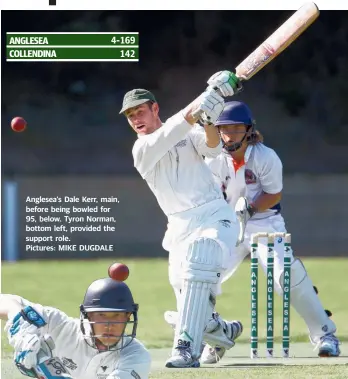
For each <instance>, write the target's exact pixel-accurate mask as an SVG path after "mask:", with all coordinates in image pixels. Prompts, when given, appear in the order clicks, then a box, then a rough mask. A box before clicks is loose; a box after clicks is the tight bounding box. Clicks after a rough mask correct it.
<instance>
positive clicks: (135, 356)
mask: <svg viewBox="0 0 348 379" xmlns="http://www.w3.org/2000/svg"><path fill="white" fill-rule="evenodd" d="M150 369H151V356H150V353H149V352H148V350H146V349H145V348H144V347H142V346H140V345H139V346H137V348H136V350H131V351H129V352H128V353H127V354H125V355H124V356H121V358H120V360H119V362H118V363H117V367H116V369H115V370H114V371H113V372H112V373H111V374H110V375H108V376H107V378H106V379H148V378H149V374H150Z"/></svg>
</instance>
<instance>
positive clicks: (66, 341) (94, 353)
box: [0, 278, 151, 379]
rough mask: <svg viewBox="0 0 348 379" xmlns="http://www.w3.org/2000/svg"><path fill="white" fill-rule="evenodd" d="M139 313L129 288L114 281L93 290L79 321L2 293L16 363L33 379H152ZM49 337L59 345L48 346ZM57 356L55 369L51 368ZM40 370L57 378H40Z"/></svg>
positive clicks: (0, 307) (1, 313)
mask: <svg viewBox="0 0 348 379" xmlns="http://www.w3.org/2000/svg"><path fill="white" fill-rule="evenodd" d="M137 314H138V304H135V303H134V301H133V296H132V293H131V291H130V289H129V288H128V286H127V285H126V284H125V283H123V282H117V281H115V280H112V279H110V278H104V279H99V280H96V281H94V282H93V283H92V284H91V285H90V286H89V287H88V289H87V291H86V294H85V297H84V301H83V304H82V305H81V306H80V319H75V318H71V317H69V316H67V315H66V314H65V313H64V312H62V311H60V310H59V309H56V308H52V307H46V306H43V305H41V304H34V303H32V302H30V301H28V300H26V299H23V298H22V297H19V296H15V295H0V318H1V319H2V320H7V323H6V326H5V331H7V335H8V340H9V343H10V345H11V346H12V347H13V348H14V352H15V353H14V361H15V364H16V366H17V367H18V369H19V370H20V372H21V373H22V374H23V375H27V376H30V377H34V378H37V377H40V378H48V379H50V378H72V379H148V377H149V372H150V366H151V357H150V354H149V352H148V351H147V350H146V348H145V347H144V346H143V345H142V344H141V343H140V342H139V341H138V340H137V339H135V336H136V330H137V323H138V316H137ZM48 336H50V338H51V340H52V341H53V343H54V347H53V346H52V345H50V344H47V343H46V341H47V337H48ZM52 348H53V350H52ZM52 357H54V358H56V359H55V360H54V362H55V363H54V365H53V366H54V367H51V366H52V364H51V365H50V364H49V363H47V364H46V362H50V361H48V360H49V359H51V358H52ZM57 359H58V360H59V361H60V362H59V361H57ZM51 362H52V361H51ZM38 367H40V368H41V369H42V372H45V373H46V371H47V370H48V371H49V370H50V369H51V370H53V375H52V373H51V374H50V373H49V372H48V371H47V373H46V375H45V376H38V375H37V368H38ZM46 369H47V370H46ZM40 373H41V371H40Z"/></svg>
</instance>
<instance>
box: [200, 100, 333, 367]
mask: <svg viewBox="0 0 348 379" xmlns="http://www.w3.org/2000/svg"><path fill="white" fill-rule="evenodd" d="M215 125H216V126H217V128H218V129H219V131H220V134H221V138H222V141H223V152H222V153H221V154H220V155H219V156H218V157H217V158H214V159H206V162H207V164H208V166H209V168H210V169H211V170H212V172H213V174H214V176H215V178H216V180H217V183H218V184H219V186H220V188H221V189H222V191H223V192H224V194H225V197H226V200H227V202H228V203H229V205H230V206H231V208H232V209H235V210H236V213H237V216H238V217H239V218H240V219H241V221H242V225H241V234H240V237H239V242H241V244H240V245H239V246H238V247H237V254H236V255H235V256H234V257H237V259H234V260H233V266H232V267H231V270H230V272H229V274H228V275H227V276H231V275H232V274H233V272H234V271H235V270H236V269H237V268H238V266H239V265H240V263H241V262H242V261H243V259H244V258H245V257H246V256H247V255H248V254H249V253H250V236H251V234H253V233H259V232H268V233H273V232H286V228H285V222H284V219H283V217H282V215H281V207H280V200H281V197H282V189H283V177H282V163H281V161H280V159H279V157H278V155H277V154H276V152H275V151H274V150H272V149H270V148H269V147H267V146H265V145H264V144H263V138H262V135H261V134H260V132H259V131H258V130H256V129H255V122H254V120H253V117H252V114H251V111H250V109H249V108H248V106H247V105H246V104H244V103H242V102H238V101H231V102H229V103H226V105H225V108H224V111H223V112H222V113H221V115H220V117H219V119H218V120H217V122H216V123H215ZM244 227H245V233H244V241H243V232H244V230H243V229H244ZM283 243H284V242H283V241H282V238H279V239H278V241H277V240H276V241H275V249H274V250H275V258H274V280H275V289H276V291H277V292H278V294H282V274H283V259H284V246H283ZM259 251H260V259H259V262H260V264H261V266H262V268H263V270H264V271H265V272H266V268H267V239H266V238H264V239H260V240H259ZM290 299H291V304H292V306H293V307H294V308H295V310H296V312H297V313H298V314H299V315H300V316H301V317H302V319H303V320H304V321H305V323H306V324H307V326H308V329H309V337H310V340H311V342H312V343H313V344H314V345H318V347H319V356H321V357H336V356H338V355H339V354H340V350H339V341H338V339H337V337H336V336H335V335H334V333H335V332H336V326H335V324H334V322H333V321H332V320H331V319H330V318H329V317H328V315H327V312H329V311H327V312H326V311H325V310H324V309H323V306H322V305H321V303H320V300H319V298H318V296H317V295H316V292H315V290H314V289H313V284H312V282H311V280H310V278H309V276H308V273H307V272H306V269H305V267H304V265H303V263H302V262H301V260H300V259H299V258H297V257H295V258H294V257H293V258H292V269H291V297H290ZM224 353H225V349H223V348H222V349H221V348H219V347H217V348H216V349H213V348H211V346H208V345H207V346H206V348H205V350H204V352H203V354H202V361H203V362H204V363H215V362H217V361H218V360H219V359H220V358H221V357H222V356H223V354H224Z"/></svg>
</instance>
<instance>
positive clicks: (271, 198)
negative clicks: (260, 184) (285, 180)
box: [250, 192, 282, 212]
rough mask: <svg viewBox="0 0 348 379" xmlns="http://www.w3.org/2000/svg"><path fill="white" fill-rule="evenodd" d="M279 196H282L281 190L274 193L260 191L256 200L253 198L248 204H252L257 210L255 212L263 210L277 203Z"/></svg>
mask: <svg viewBox="0 0 348 379" xmlns="http://www.w3.org/2000/svg"><path fill="white" fill-rule="evenodd" d="M281 198H282V193H281V192H279V193H275V194H270V193H265V192H262V194H261V195H260V196H259V197H258V198H257V199H256V200H254V201H253V202H252V203H251V204H250V205H251V206H253V207H254V208H255V209H256V210H257V212H263V211H265V210H267V209H270V208H272V207H274V206H275V205H276V204H278V203H279V202H280V200H281Z"/></svg>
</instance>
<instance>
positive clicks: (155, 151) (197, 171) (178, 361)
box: [120, 71, 242, 368]
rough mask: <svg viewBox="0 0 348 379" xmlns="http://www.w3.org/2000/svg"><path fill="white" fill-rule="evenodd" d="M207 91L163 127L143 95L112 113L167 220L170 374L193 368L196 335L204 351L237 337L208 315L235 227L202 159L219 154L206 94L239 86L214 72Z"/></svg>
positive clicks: (217, 99)
mask: <svg viewBox="0 0 348 379" xmlns="http://www.w3.org/2000/svg"><path fill="white" fill-rule="evenodd" d="M208 85H209V87H208V89H207V90H206V91H205V92H203V93H202V94H201V95H200V96H199V97H198V98H197V99H196V100H194V101H193V102H192V103H191V104H189V105H188V106H187V107H186V108H185V109H183V110H181V111H179V112H178V113H177V114H175V115H174V116H172V117H171V118H169V119H168V120H167V121H166V122H165V123H162V121H161V119H160V117H159V105H158V103H157V101H156V99H155V97H154V95H153V94H152V93H151V92H149V91H147V90H144V89H135V90H132V91H130V92H128V93H126V95H125V96H124V100H123V106H122V109H121V111H120V113H123V114H124V115H125V116H126V118H127V120H128V123H129V124H130V126H131V127H132V129H133V130H134V131H135V132H136V133H137V134H138V139H137V141H136V142H135V144H134V147H133V157H134V166H135V168H136V169H137V170H138V171H139V173H140V175H141V176H142V177H143V179H145V180H146V182H147V183H148V185H149V187H150V189H151V190H152V192H153V193H154V195H155V196H156V198H157V201H158V203H159V205H160V207H161V208H162V210H163V212H164V213H165V214H166V216H167V217H168V229H167V231H166V234H165V237H164V240H163V247H164V249H166V250H167V251H169V280H170V283H171V285H172V286H173V288H174V291H175V295H176V298H177V308H178V320H177V322H176V324H177V325H176V329H175V337H174V343H173V350H172V356H171V358H169V359H168V361H167V362H166V367H171V368H185V367H199V357H200V355H201V345H202V339H203V333H204V332H205V337H204V338H206V339H207V340H209V341H211V343H213V344H214V343H215V344H219V345H222V346H224V347H225V348H226V349H229V348H231V347H232V346H233V345H234V339H236V338H237V337H238V336H239V335H240V333H241V331H242V326H241V324H240V323H239V322H226V321H224V320H222V319H221V318H220V317H219V316H218V314H216V313H213V312H214V306H215V301H216V295H218V294H219V293H220V284H221V281H222V280H223V279H224V276H225V273H226V272H227V269H228V264H229V262H230V261H231V256H232V255H233V254H234V247H235V246H236V242H237V238H238V233H239V224H238V220H237V218H236V214H235V212H234V211H233V210H232V209H231V208H230V207H229V206H228V204H227V203H226V202H225V200H224V198H223V196H222V192H221V190H220V188H219V186H218V185H217V184H216V183H215V181H214V178H213V175H212V173H211V172H210V170H209V168H208V167H207V165H206V164H205V162H204V159H203V156H206V157H212V158H213V157H217V156H218V155H219V154H220V153H221V151H222V144H221V140H220V136H219V134H218V132H217V129H216V128H215V127H214V125H213V124H214V123H215V122H216V120H217V119H218V117H219V115H220V113H221V112H222V110H223V106H224V100H223V98H222V97H221V96H220V95H218V94H217V93H216V92H215V90H214V89H213V88H218V89H219V90H220V92H221V94H222V95H223V96H231V95H233V94H234V93H235V92H236V91H238V90H239V85H240V84H239V81H238V78H237V77H236V76H235V75H234V74H232V73H231V72H229V71H222V72H218V73H216V74H215V75H213V76H212V77H211V78H210V79H209V80H208ZM197 111H203V112H204V114H203V116H202V123H203V124H204V127H203V126H201V125H199V124H197V121H198V118H199V117H200V116H195V115H196V112H197ZM149 222H151V219H149Z"/></svg>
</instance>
